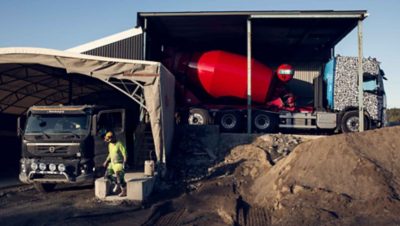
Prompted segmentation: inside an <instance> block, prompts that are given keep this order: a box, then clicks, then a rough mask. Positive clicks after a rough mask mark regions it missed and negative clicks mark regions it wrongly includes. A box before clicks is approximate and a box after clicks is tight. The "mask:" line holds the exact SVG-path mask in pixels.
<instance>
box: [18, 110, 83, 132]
mask: <svg viewBox="0 0 400 226" xmlns="http://www.w3.org/2000/svg"><path fill="white" fill-rule="evenodd" d="M89 121H90V120H89V117H88V116H87V115H76V114H74V115H60V114H43V115H39V114H32V115H31V116H29V118H28V121H27V124H26V128H25V133H43V134H55V133H72V134H76V135H84V134H86V133H87V132H88V128H89Z"/></svg>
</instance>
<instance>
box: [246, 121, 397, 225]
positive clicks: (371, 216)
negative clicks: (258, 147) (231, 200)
mask: <svg viewBox="0 0 400 226" xmlns="http://www.w3.org/2000/svg"><path fill="white" fill-rule="evenodd" d="M398 134H400V127H392V128H385V129H381V130H374V131H367V132H364V133H350V134H341V135H336V136H331V137H326V138H321V139H318V140H314V141H310V142H306V143H304V144H301V145H299V146H298V147H297V148H296V149H295V150H294V151H293V152H292V153H291V154H290V155H289V156H288V157H287V158H285V159H283V160H282V161H280V162H278V163H277V164H276V165H275V166H274V167H273V168H271V169H270V170H269V171H268V172H267V173H265V174H262V175H261V176H260V177H258V178H256V179H255V180H254V184H253V185H252V187H251V189H250V193H249V195H248V196H247V197H248V199H249V200H251V201H250V202H251V203H252V204H254V205H258V206H263V207H266V208H268V209H269V210H270V212H269V213H270V215H271V216H272V224H274V225H287V224H294V223H296V222H297V223H298V222H302V224H321V223H322V224H334V225H357V224H363V225H387V224H399V223H400V217H399V216H398V213H399V211H400V199H399V198H400V196H399V194H400V164H399V162H400V139H399V138H398Z"/></svg>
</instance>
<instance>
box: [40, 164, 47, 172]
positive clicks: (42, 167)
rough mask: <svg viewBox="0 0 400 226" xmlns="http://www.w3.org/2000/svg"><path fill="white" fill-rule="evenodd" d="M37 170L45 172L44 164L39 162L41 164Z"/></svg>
mask: <svg viewBox="0 0 400 226" xmlns="http://www.w3.org/2000/svg"><path fill="white" fill-rule="evenodd" d="M39 169H40V170H41V171H45V170H46V164H44V163H43V162H41V163H40V164H39Z"/></svg>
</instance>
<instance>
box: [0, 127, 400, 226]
mask: <svg viewBox="0 0 400 226" xmlns="http://www.w3.org/2000/svg"><path fill="white" fill-rule="evenodd" d="M190 134H192V133H187V135H186V137H184V136H182V138H184V140H185V141H184V142H180V143H177V144H176V145H177V146H179V149H180V150H179V152H178V153H176V155H177V156H178V157H177V158H176V160H175V161H173V163H172V165H173V166H172V167H171V171H170V172H171V173H170V174H169V176H168V179H167V180H160V181H158V183H157V189H156V190H155V192H154V195H153V196H152V198H151V199H150V200H149V201H148V202H147V203H144V204H139V203H133V202H119V203H105V202H101V201H99V200H97V199H95V198H94V191H93V188H91V187H83V188H61V189H57V190H56V191H55V192H51V193H49V194H39V193H37V192H36V191H35V190H33V188H32V187H30V186H24V187H18V188H13V189H9V190H2V191H0V210H1V211H0V225H83V224H85V225H110V224H112V225H210V226H211V225H400V215H399V214H398V213H400V195H399V194H400V163H399V162H400V139H398V134H400V127H390V128H384V129H380V130H374V131H367V132H363V133H351V134H340V135H334V136H329V137H324V138H319V139H315V140H307V139H303V138H299V137H296V136H292V135H282V134H278V135H263V136H251V137H249V136H244V135H223V134H222V135H220V136H219V137H215V134H212V133H211V131H208V132H204V131H203V132H202V133H200V134H199V133H194V135H193V136H192V135H190ZM191 136H192V137H191Z"/></svg>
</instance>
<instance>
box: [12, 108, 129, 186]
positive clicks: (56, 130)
mask: <svg viewBox="0 0 400 226" xmlns="http://www.w3.org/2000/svg"><path fill="white" fill-rule="evenodd" d="M26 114H27V119H26V123H25V127H24V128H23V129H22V128H21V129H20V131H21V132H20V137H21V139H22V156H21V161H20V163H21V166H20V174H19V179H20V181H21V182H23V183H28V184H34V186H35V188H36V189H37V190H38V191H41V192H47V191H51V190H52V189H53V188H54V187H55V186H56V185H57V184H60V183H64V184H65V183H67V184H78V185H85V184H93V183H94V179H95V178H96V177H99V176H102V175H104V174H103V172H104V169H103V168H102V163H103V162H104V160H105V159H106V157H107V155H108V148H107V145H106V144H105V142H104V141H103V137H104V135H105V133H106V132H107V131H113V132H114V134H115V135H116V137H117V139H119V140H120V141H122V142H123V143H126V141H127V134H128V131H129V128H128V124H127V120H126V119H125V109H123V108H107V107H104V106H96V105H71V106H67V105H61V106H32V107H31V108H29V110H28V111H27V113H26ZM21 127H22V126H21Z"/></svg>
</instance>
